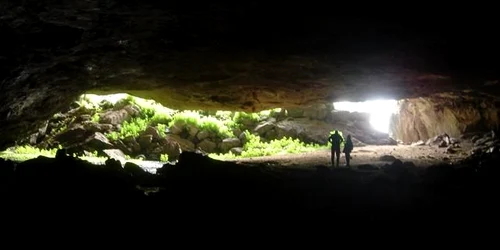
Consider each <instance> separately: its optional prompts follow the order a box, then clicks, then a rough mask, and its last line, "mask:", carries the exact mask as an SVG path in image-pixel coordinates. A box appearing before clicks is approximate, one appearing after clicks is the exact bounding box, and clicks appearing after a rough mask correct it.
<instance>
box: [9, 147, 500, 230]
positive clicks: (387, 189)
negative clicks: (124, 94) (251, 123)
mask: <svg viewBox="0 0 500 250" xmlns="http://www.w3.org/2000/svg"><path fill="white" fill-rule="evenodd" d="M498 162H500V157H499V154H497V153H483V154H481V155H473V156H472V157H471V158H468V159H466V160H464V161H462V162H459V163H457V164H456V165H450V164H446V165H440V166H433V167H429V168H427V169H419V168H416V167H415V166H414V165H413V164H412V163H410V162H402V161H400V160H395V161H394V162H393V163H392V164H390V165H389V164H388V165H387V166H386V167H384V168H382V169H380V170H378V169H376V168H370V169H369V170H371V171H356V170H352V169H334V170H329V169H328V168H325V167H322V166H319V167H318V168H317V171H314V170H304V169H288V170H287V169H281V168H280V169H270V168H268V167H265V166H253V167H250V166H242V165H238V164H234V163H229V162H221V161H217V160H213V159H210V158H208V157H205V156H203V155H201V154H196V153H193V152H183V153H182V154H181V155H180V157H179V161H178V163H177V164H176V165H170V164H166V165H165V166H164V167H163V168H161V169H159V170H158V174H157V175H152V174H149V173H147V172H144V171H142V170H141V169H140V168H138V166H135V165H133V164H128V165H126V166H125V168H122V167H121V165H120V164H119V162H118V161H115V160H109V161H108V162H107V165H106V166H95V165H92V164H89V163H87V162H84V161H81V160H78V159H75V158H73V157H70V156H68V155H66V154H65V152H64V151H60V152H58V156H57V158H56V159H51V158H45V157H39V158H37V159H33V160H29V161H26V162H23V163H20V164H17V165H15V164H14V163H12V162H10V161H3V160H2V161H0V167H1V173H2V175H1V178H2V185H0V187H1V192H0V194H2V195H3V196H2V198H3V200H2V201H5V202H6V203H5V204H14V205H15V206H18V205H19V206H25V205H32V206H33V207H34V205H36V204H44V208H50V209H53V210H52V211H55V212H59V211H62V210H61V209H63V208H64V209H66V210H64V211H76V210H75V209H82V208H92V209H90V210H87V213H88V211H100V212H102V213H105V214H108V215H109V214H116V213H119V212H120V211H129V213H136V212H133V211H134V210H135V209H136V207H137V206H140V207H141V208H142V209H147V210H149V211H159V212H158V214H159V215H161V216H159V217H158V218H166V219H167V218H177V217H178V216H180V215H187V216H189V217H192V216H195V217H196V216H202V217H203V216H210V217H213V216H217V218H218V219H220V220H226V219H228V218H240V217H239V216H242V215H245V218H250V217H253V216H266V215H267V216H270V215H273V214H275V213H279V214H280V215H284V214H293V215H294V216H295V217H294V218H296V219H298V218H300V217H309V218H310V216H311V212H314V215H315V216H323V215H325V217H324V218H323V219H324V220H329V219H331V220H332V221H336V222H339V221H349V222H351V223H352V222H374V221H384V222H388V221H400V222H401V221H404V222H405V223H418V222H435V220H439V221H440V222H443V221H447V220H450V221H456V220H457V218H460V221H461V222H464V221H467V220H481V219H488V218H490V216H495V215H496V214H497V213H496V212H494V211H497V209H498V204H497V202H496V199H494V197H496V196H497V193H498V191H499V187H500V186H499V185H498V181H497V179H498V176H499V174H500V169H499V168H498ZM6 183H7V184H6ZM8 199H13V200H16V201H18V202H17V203H15V202H9V200H8ZM117 206H119V208H116V209H114V208H111V207H117ZM69 208H71V209H70V210H68V209H69ZM493 212H494V213H493ZM136 215H137V214H136ZM172 216H173V217H172ZM234 216H236V217H234ZM457 216H458V217H457ZM183 218H186V217H183ZM242 218H243V217H242ZM261 218H262V217H261Z"/></svg>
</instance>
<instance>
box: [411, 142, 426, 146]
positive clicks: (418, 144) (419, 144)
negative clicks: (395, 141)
mask: <svg viewBox="0 0 500 250" xmlns="http://www.w3.org/2000/svg"><path fill="white" fill-rule="evenodd" d="M424 145H425V142H424V141H422V140H420V141H417V142H414V143H412V144H411V146H413V147H414V146H424Z"/></svg>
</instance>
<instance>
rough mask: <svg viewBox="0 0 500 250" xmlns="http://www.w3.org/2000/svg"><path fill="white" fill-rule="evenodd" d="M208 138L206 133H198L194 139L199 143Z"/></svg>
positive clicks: (208, 134)
mask: <svg viewBox="0 0 500 250" xmlns="http://www.w3.org/2000/svg"><path fill="white" fill-rule="evenodd" d="M209 136H210V133H209V132H208V131H203V130H202V131H200V132H198V134H197V135H196V138H198V140H200V141H203V140H204V139H205V138H208V137H209Z"/></svg>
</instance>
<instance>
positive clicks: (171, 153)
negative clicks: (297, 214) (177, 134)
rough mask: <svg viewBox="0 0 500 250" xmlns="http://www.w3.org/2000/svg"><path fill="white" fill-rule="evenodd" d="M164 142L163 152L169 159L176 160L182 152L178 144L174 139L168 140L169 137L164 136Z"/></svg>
mask: <svg viewBox="0 0 500 250" xmlns="http://www.w3.org/2000/svg"><path fill="white" fill-rule="evenodd" d="M165 140H166V143H165V144H163V147H162V149H163V152H162V153H164V154H166V155H168V159H169V160H177V159H178V158H179V155H180V154H181V153H182V150H181V146H180V144H179V143H178V142H177V141H175V140H170V139H169V138H165Z"/></svg>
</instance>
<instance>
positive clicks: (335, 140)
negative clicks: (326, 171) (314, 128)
mask: <svg viewBox="0 0 500 250" xmlns="http://www.w3.org/2000/svg"><path fill="white" fill-rule="evenodd" d="M328 141H329V142H330V143H331V144H332V154H331V157H332V167H334V165H333V163H334V160H335V156H336V157H337V167H338V166H339V160H340V144H341V143H342V142H343V141H344V139H342V136H340V135H339V131H337V130H335V132H334V133H333V134H331V135H330V137H328Z"/></svg>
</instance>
